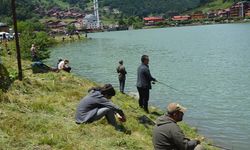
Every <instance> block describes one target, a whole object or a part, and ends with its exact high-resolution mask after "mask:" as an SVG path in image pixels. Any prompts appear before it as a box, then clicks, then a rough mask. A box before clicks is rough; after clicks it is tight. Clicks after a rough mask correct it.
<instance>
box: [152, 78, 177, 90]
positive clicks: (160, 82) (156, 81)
mask: <svg viewBox="0 0 250 150" xmlns="http://www.w3.org/2000/svg"><path fill="white" fill-rule="evenodd" d="M156 82H158V83H160V84H162V85H165V86H166V87H169V88H170V89H173V90H175V91H177V92H181V91H180V90H178V89H176V88H174V87H172V86H170V85H167V84H166V83H163V82H160V81H156ZM153 83H154V82H153Z"/></svg>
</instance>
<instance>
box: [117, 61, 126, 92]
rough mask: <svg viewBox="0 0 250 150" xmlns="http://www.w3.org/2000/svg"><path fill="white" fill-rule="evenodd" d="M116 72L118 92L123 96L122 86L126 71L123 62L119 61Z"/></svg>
mask: <svg viewBox="0 0 250 150" xmlns="http://www.w3.org/2000/svg"><path fill="white" fill-rule="evenodd" d="M116 71H117V73H118V78H119V84H120V92H121V93H123V94H124V86H125V80H126V74H127V71H126V69H125V67H124V65H123V60H120V61H119V66H118V67H117V68H116Z"/></svg>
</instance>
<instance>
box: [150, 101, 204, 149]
mask: <svg viewBox="0 0 250 150" xmlns="http://www.w3.org/2000/svg"><path fill="white" fill-rule="evenodd" d="M185 111H186V108H184V107H183V106H181V105H180V104H178V103H170V104H169V105H168V106H167V114H165V115H163V116H160V117H159V118H158V119H157V121H156V125H155V127H154V130H153V144H154V148H155V150H203V147H202V146H201V145H200V144H199V143H200V141H198V140H189V139H187V138H185V135H184V133H183V132H182V131H181V129H180V127H179V126H178V124H177V122H180V121H182V118H183V115H184V112H185Z"/></svg>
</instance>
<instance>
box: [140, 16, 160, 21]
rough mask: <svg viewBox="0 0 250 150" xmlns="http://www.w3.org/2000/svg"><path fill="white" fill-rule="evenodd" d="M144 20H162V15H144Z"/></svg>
mask: <svg viewBox="0 0 250 150" xmlns="http://www.w3.org/2000/svg"><path fill="white" fill-rule="evenodd" d="M143 20H144V21H151V20H164V19H163V18H162V17H145V18H143Z"/></svg>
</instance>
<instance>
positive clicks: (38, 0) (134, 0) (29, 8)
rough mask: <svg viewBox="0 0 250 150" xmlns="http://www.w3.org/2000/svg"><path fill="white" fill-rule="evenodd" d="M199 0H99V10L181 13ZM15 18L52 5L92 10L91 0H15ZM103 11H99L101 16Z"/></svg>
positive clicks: (2, 8)
mask: <svg viewBox="0 0 250 150" xmlns="http://www.w3.org/2000/svg"><path fill="white" fill-rule="evenodd" d="M200 1H201V0H178V1H176V0H167V1H166V0H157V1H156V0H122V1H121V0H99V6H100V10H102V9H103V8H104V7H109V8H110V9H111V10H112V9H117V10H118V11H120V12H121V14H122V16H139V17H145V16H148V15H151V14H154V15H166V16H168V15H169V14H171V13H181V12H183V11H187V10H190V9H193V8H195V7H197V6H199V5H200V4H201V2H200ZM10 2H11V1H9V0H0V18H1V19H0V20H1V21H2V20H7V22H8V21H10V20H9V19H8V18H9V16H11V11H10V10H11V9H10ZM16 3H17V18H18V19H19V20H26V19H31V18H39V19H41V18H43V17H44V14H43V13H41V10H42V12H46V11H48V10H49V9H51V8H53V7H59V8H61V9H68V8H72V7H73V8H78V9H80V10H82V11H83V12H86V11H92V0H22V1H21V0H17V1H16ZM102 12H103V11H100V14H101V16H102V15H105V14H102Z"/></svg>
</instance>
